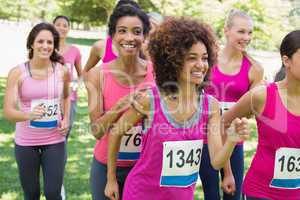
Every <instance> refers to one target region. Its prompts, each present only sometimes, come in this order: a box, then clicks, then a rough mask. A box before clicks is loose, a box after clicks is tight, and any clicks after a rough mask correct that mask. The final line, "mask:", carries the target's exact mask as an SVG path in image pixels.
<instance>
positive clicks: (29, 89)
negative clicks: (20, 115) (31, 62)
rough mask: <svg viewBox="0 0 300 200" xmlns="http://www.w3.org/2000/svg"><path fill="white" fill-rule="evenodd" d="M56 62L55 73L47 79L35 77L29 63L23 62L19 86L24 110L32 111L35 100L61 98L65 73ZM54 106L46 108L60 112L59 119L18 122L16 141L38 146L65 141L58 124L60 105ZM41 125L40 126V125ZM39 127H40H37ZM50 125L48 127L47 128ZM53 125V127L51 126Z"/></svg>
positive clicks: (21, 106)
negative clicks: (32, 75) (31, 73)
mask: <svg viewBox="0 0 300 200" xmlns="http://www.w3.org/2000/svg"><path fill="white" fill-rule="evenodd" d="M59 65H60V64H56V65H55V66H54V73H53V74H52V75H50V76H49V77H48V79H46V80H37V79H33V78H32V77H31V75H30V73H29V69H28V65H25V63H24V64H21V65H20V69H21V71H22V76H21V85H20V87H19V98H20V109H21V111H23V112H30V109H31V104H32V103H33V102H35V101H43V102H46V101H52V100H53V99H58V102H59V101H60V100H61V95H62V93H63V74H62V71H61V70H59V68H61V66H59ZM54 106H55V105H54ZM54 106H52V107H51V105H50V107H48V108H47V109H46V112H47V114H48V113H49V114H51V112H57V113H58V120H57V121H45V122H36V121H29V120H28V121H23V122H17V123H16V136H15V142H16V144H18V145H22V146H36V145H46V144H55V143H59V142H63V141H64V140H65V137H64V136H63V135H61V134H60V132H59V131H58V128H57V126H56V127H54V128H53V126H55V124H59V122H60V120H61V115H60V112H59V110H57V109H59V107H56V108H54ZM39 126H40V127H39ZM37 127H38V128H37ZM45 127H48V128H45ZM50 127H52V128H50Z"/></svg>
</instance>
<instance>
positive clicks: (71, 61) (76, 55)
mask: <svg viewBox="0 0 300 200" xmlns="http://www.w3.org/2000/svg"><path fill="white" fill-rule="evenodd" d="M63 57H64V62H65V65H66V66H67V67H68V68H69V72H70V75H71V80H72V84H74V83H73V79H74V77H73V73H74V70H76V69H75V64H80V63H81V54H80V51H79V49H78V48H77V47H75V46H73V45H71V46H70V47H69V49H68V51H66V52H65V53H64V54H63ZM76 100H77V90H76V89H75V87H72V92H71V101H76Z"/></svg>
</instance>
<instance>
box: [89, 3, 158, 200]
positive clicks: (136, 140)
mask: <svg viewBox="0 0 300 200" xmlns="http://www.w3.org/2000/svg"><path fill="white" fill-rule="evenodd" d="M149 26H150V23H149V19H148V17H147V15H146V14H145V13H144V12H143V11H142V10H140V9H138V8H136V7H134V6H131V5H127V4H126V5H122V6H119V7H117V8H116V9H115V10H114V12H113V13H112V15H111V16H110V19H109V24H108V29H109V35H110V37H111V38H112V42H113V45H114V47H115V48H116V50H117V52H118V57H117V58H116V59H114V60H113V61H110V62H108V63H103V64H102V65H101V67H94V68H92V69H91V70H90V71H89V72H88V76H87V88H88V97H89V109H90V120H91V125H92V133H93V134H94V136H95V137H96V138H97V139H98V140H97V143H96V146H95V150H94V160H93V163H92V167H91V176H90V179H91V180H90V183H91V188H92V196H93V199H95V200H103V199H107V197H105V195H104V189H105V185H106V182H107V178H106V173H107V170H109V168H107V165H106V163H107V148H108V140H109V135H108V130H109V128H110V127H111V126H112V125H113V124H114V123H115V121H116V120H117V119H118V118H119V116H120V114H121V113H122V112H123V109H124V107H125V108H126V107H127V106H128V104H129V100H130V95H129V94H130V93H131V92H133V91H135V90H137V89H140V88H144V87H147V84H152V82H153V74H152V65H151V63H149V62H146V61H145V60H143V59H141V58H140V56H139V53H140V51H141V45H142V43H143V41H144V38H145V36H146V35H147V34H148V32H149ZM99 83H100V84H99ZM140 131H141V124H137V125H136V127H134V128H133V129H132V130H131V131H129V133H128V135H129V136H128V138H124V141H123V144H124V145H123V146H122V147H121V148H120V152H119V156H118V163H117V165H118V170H117V174H118V176H117V180H118V184H119V187H118V185H114V186H115V187H116V188H118V190H120V194H122V190H123V185H124V182H125V178H126V176H127V174H128V173H129V171H130V170H131V168H132V166H133V165H134V164H135V162H136V160H137V159H138V158H139V152H140V144H141V142H140V137H141V132H140ZM110 178H111V177H108V179H110ZM112 178H115V177H112ZM106 194H107V195H108V196H110V195H111V194H109V193H106Z"/></svg>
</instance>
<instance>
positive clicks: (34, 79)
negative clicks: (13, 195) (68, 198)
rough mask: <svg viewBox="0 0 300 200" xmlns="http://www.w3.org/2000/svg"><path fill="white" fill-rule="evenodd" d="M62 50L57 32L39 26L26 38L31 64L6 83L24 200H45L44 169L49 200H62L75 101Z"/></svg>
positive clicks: (11, 74) (6, 102)
mask: <svg viewBox="0 0 300 200" xmlns="http://www.w3.org/2000/svg"><path fill="white" fill-rule="evenodd" d="M58 46H59V34H58V32H57V31H56V29H55V28H54V27H53V26H52V25H51V24H48V23H40V24H37V25H36V26H34V27H33V29H32V30H31V32H30V33H29V35H28V38H27V49H28V51H29V56H28V57H29V61H27V62H25V63H22V64H21V65H19V66H17V67H15V68H13V69H12V70H11V71H10V72H9V75H8V79H7V87H6V92H5V98H4V116H5V117H6V118H7V119H8V120H10V121H13V122H16V135H15V156H16V160H17V164H18V170H19V177H20V181H21V185H22V188H23V191H24V199H39V198H40V183H39V179H40V168H42V169H43V177H44V194H45V197H46V199H47V200H51V199H60V190H61V186H62V181H63V175H64V161H65V144H64V141H65V135H66V133H67V130H68V126H69V125H68V124H69V110H70V99H69V93H68V86H69V74H68V71H67V69H65V68H63V67H62V65H61V64H60V62H61V61H62V57H61V56H60V55H59V54H57V51H58ZM18 104H19V105H20V106H18ZM19 107H20V108H19ZM62 114H63V117H62Z"/></svg>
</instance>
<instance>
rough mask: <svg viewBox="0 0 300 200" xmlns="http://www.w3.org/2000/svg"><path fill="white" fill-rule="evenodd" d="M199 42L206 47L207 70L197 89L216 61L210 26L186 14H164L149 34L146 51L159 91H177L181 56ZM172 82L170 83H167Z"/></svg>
mask: <svg viewBox="0 0 300 200" xmlns="http://www.w3.org/2000/svg"><path fill="white" fill-rule="evenodd" d="M197 42H201V43H203V44H204V45H205V47H206V48H207V53H208V64H209V70H208V72H207V74H206V75H205V78H204V81H203V83H202V84H201V85H200V86H199V90H200V92H202V89H203V87H204V84H205V83H206V81H207V80H208V76H209V72H210V68H211V67H212V66H213V65H214V64H215V63H216V59H217V51H218V45H217V40H216V37H215V34H214V32H213V30H212V29H211V27H210V26H209V25H207V24H205V23H203V22H199V21H197V20H194V19H189V18H186V17H181V18H176V17H167V18H166V20H165V21H164V22H163V23H162V24H161V25H160V26H159V27H158V29H157V30H156V32H155V33H154V34H153V35H151V36H150V42H149V46H148V50H149V54H150V56H151V60H152V62H153V66H154V72H155V77H156V84H157V86H158V87H159V89H160V90H162V91H163V92H165V93H167V94H170V93H176V92H177V91H178V88H177V86H175V85H174V84H173V83H178V76H179V73H180V71H181V70H182V67H183V64H184V58H185V56H186V54H187V53H188V51H189V50H190V48H191V47H192V46H193V44H195V43H197ZM170 83H171V84H170Z"/></svg>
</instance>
